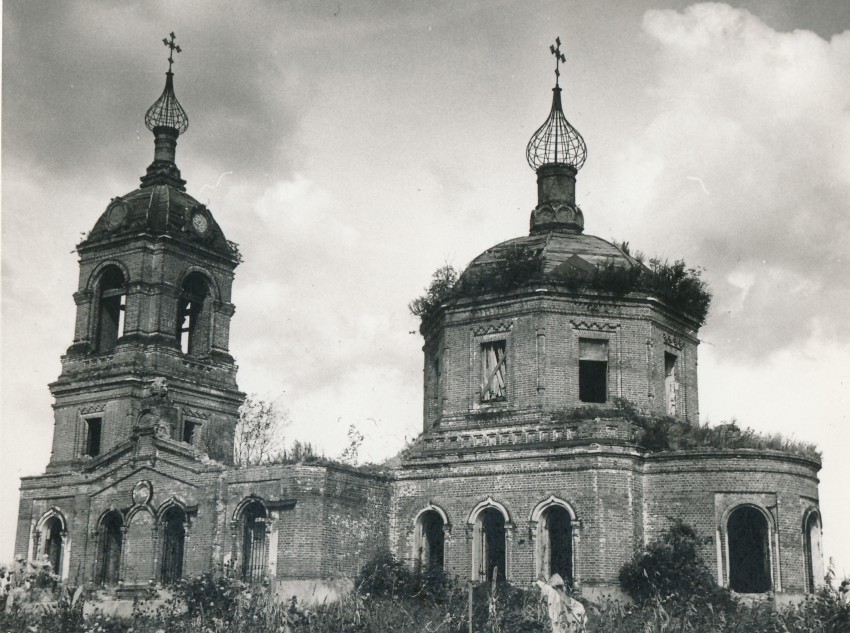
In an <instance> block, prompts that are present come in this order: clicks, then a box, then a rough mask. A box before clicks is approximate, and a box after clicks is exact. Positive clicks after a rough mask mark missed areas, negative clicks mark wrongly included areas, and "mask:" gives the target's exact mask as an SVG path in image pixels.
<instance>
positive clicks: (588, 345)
mask: <svg viewBox="0 0 850 633" xmlns="http://www.w3.org/2000/svg"><path fill="white" fill-rule="evenodd" d="M578 348H579V357H578V358H579V360H578V395H579V400H581V401H582V402H593V403H604V402H607V401H608V341H606V340H601V339H590V338H581V339H579V341H578Z"/></svg>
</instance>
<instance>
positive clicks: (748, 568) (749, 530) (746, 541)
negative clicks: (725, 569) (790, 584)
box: [727, 506, 771, 593]
mask: <svg viewBox="0 0 850 633" xmlns="http://www.w3.org/2000/svg"><path fill="white" fill-rule="evenodd" d="M727 525H728V539H729V540H728V543H729V588H730V589H731V590H732V591H737V592H738V593H764V592H766V591H770V587H771V579H770V535H769V530H768V525H767V518H765V516H764V514H762V513H761V511H759V510H757V509H756V508H753V507H749V506H742V507H740V508H737V509H736V510H735V511H734V512H732V514H731V515H730V516H729V522H728V524H727Z"/></svg>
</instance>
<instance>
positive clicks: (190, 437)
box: [183, 420, 201, 444]
mask: <svg viewBox="0 0 850 633" xmlns="http://www.w3.org/2000/svg"><path fill="white" fill-rule="evenodd" d="M200 426H201V423H200V422H195V421H194V420H184V422H183V441H184V442H186V443H187V444H195V443H196V442H197V440H198V430H199V428H200Z"/></svg>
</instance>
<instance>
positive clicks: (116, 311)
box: [95, 266, 127, 353]
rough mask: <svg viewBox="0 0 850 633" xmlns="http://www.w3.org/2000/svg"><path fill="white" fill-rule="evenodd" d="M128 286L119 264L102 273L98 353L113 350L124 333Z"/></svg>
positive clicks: (96, 337) (96, 340)
mask: <svg viewBox="0 0 850 633" xmlns="http://www.w3.org/2000/svg"><path fill="white" fill-rule="evenodd" d="M126 286H127V283H126V281H125V279H124V274H123V273H122V272H121V269H120V268H118V267H117V266H108V267H107V268H106V269H104V271H103V272H102V273H101V275H100V281H99V283H98V288H99V292H98V305H97V333H96V335H95V349H96V351H97V352H98V353H103V352H109V351H111V350H113V349H114V348H115V345H117V343H118V339H119V338H121V337H122V336H123V335H124V312H125V310H126V302H127V288H126Z"/></svg>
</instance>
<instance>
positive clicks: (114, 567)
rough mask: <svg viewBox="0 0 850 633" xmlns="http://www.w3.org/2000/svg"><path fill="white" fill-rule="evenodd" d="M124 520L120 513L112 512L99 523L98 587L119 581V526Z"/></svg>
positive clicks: (122, 536)
mask: <svg viewBox="0 0 850 633" xmlns="http://www.w3.org/2000/svg"><path fill="white" fill-rule="evenodd" d="M123 524H124V519H123V517H122V516H121V513H120V512H118V511H116V510H113V511H112V512H109V513H107V514H106V515H105V516H104V517H103V519H101V522H100V544H99V550H100V551H99V554H100V556H99V558H100V562H99V564H98V573H97V578H96V582H97V583H98V584H100V585H116V584H118V580H119V579H120V577H119V574H120V570H121V546H122V545H123V542H124V533H123V531H122V529H121V526H122V525H123Z"/></svg>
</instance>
